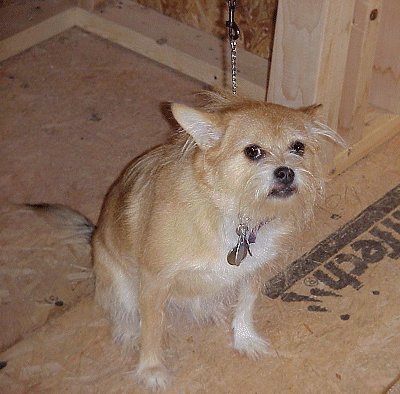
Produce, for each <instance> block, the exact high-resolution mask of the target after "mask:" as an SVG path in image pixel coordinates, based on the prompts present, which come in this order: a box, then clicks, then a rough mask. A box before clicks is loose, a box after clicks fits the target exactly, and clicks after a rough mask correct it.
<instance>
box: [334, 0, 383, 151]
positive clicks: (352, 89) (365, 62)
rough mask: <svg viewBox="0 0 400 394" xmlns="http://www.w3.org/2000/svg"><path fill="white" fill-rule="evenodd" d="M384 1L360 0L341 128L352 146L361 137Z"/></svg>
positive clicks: (347, 70) (353, 29)
mask: <svg viewBox="0 0 400 394" xmlns="http://www.w3.org/2000/svg"><path fill="white" fill-rule="evenodd" d="M381 11H382V0H357V1H356V6H355V10H354V22H353V28H352V31H351V38H350V45H349V51H348V56H347V65H346V75H345V79H344V85H343V94H342V101H341V105H340V111H339V130H340V134H341V135H342V137H343V138H344V139H345V140H346V142H347V143H348V144H349V145H353V144H354V143H355V142H357V141H359V140H360V139H361V138H362V135H363V131H364V120H365V115H366V113H367V107H368V96H369V88H370V82H371V76H372V68H373V64H374V58H375V51H376V44H377V41H378V33H379V22H380V19H381V18H380V14H381Z"/></svg>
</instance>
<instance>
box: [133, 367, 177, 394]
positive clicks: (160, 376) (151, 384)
mask: <svg viewBox="0 0 400 394" xmlns="http://www.w3.org/2000/svg"><path fill="white" fill-rule="evenodd" d="M136 376H137V379H138V381H139V383H141V384H142V385H143V386H145V387H146V388H147V389H149V390H151V391H159V390H165V389H166V387H167V385H168V382H169V375H168V371H167V369H166V368H165V367H164V366H163V365H161V364H160V365H156V366H152V367H141V366H140V365H139V367H138V369H137V371H136Z"/></svg>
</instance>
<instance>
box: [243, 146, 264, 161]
mask: <svg viewBox="0 0 400 394" xmlns="http://www.w3.org/2000/svg"><path fill="white" fill-rule="evenodd" d="M244 154H245V155H246V156H247V157H248V158H249V159H250V160H260V159H262V158H263V157H265V150H263V149H261V148H260V147H259V146H258V145H249V146H246V148H244Z"/></svg>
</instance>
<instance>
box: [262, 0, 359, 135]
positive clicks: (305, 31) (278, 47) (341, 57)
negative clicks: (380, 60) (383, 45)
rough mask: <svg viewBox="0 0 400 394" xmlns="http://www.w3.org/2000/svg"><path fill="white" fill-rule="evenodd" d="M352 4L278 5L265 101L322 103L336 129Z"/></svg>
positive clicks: (306, 0)
mask: <svg viewBox="0 0 400 394" xmlns="http://www.w3.org/2000/svg"><path fill="white" fill-rule="evenodd" d="M354 4H355V0H346V1H337V0H320V1H313V0H302V1H298V0H280V1H279V4H278V15H277V23H276V30H275V39H274V48H273V52H272V53H273V56H272V63H271V72H270V83H269V85H268V95H267V98H268V101H271V102H274V103H278V104H282V105H287V106H290V107H301V106H306V105H311V104H323V114H324V117H325V118H326V120H327V122H328V124H329V126H331V127H333V128H336V126H337V122H338V115H339V106H340V100H341V96H342V86H343V81H344V75H345V66H346V59H347V50H348V46H349V41H350V31H351V25H352V20H353V12H354Z"/></svg>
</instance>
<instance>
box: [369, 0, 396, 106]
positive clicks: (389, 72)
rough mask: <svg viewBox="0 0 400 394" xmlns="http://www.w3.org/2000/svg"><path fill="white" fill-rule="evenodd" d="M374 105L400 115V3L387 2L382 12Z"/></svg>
mask: <svg viewBox="0 0 400 394" xmlns="http://www.w3.org/2000/svg"><path fill="white" fill-rule="evenodd" d="M370 103H371V104H372V105H374V106H375V107H377V108H381V109H384V110H386V111H389V112H393V113H396V114H400V1H399V0H385V1H384V2H383V9H382V22H381V31H380V33H379V38H378V44H377V50H376V55H375V64H374V68H373V73H372V81H371V89H370Z"/></svg>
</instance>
